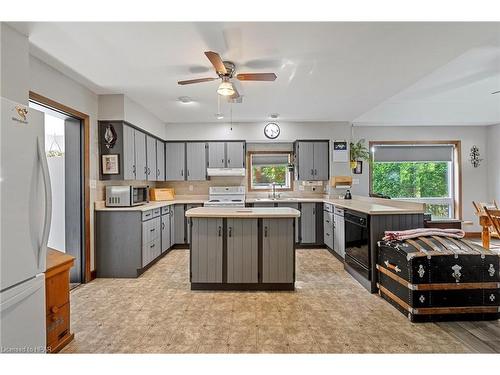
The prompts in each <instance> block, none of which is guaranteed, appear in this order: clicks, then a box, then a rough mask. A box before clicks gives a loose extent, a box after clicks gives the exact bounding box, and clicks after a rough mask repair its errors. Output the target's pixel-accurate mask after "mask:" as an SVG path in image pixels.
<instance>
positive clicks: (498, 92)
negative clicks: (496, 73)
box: [491, 90, 500, 94]
mask: <svg viewBox="0 0 500 375" xmlns="http://www.w3.org/2000/svg"><path fill="white" fill-rule="evenodd" d="M491 94H500V90H498V91H495V92H492V93H491Z"/></svg>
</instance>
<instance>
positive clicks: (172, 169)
mask: <svg viewBox="0 0 500 375" xmlns="http://www.w3.org/2000/svg"><path fill="white" fill-rule="evenodd" d="M185 165H186V143H184V142H166V143H165V181H184V180H185V172H184V169H185Z"/></svg>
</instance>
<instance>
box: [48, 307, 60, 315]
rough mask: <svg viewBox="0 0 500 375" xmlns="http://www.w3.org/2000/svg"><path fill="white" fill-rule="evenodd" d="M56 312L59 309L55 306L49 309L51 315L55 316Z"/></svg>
mask: <svg viewBox="0 0 500 375" xmlns="http://www.w3.org/2000/svg"><path fill="white" fill-rule="evenodd" d="M58 311H59V307H57V306H52V307H51V308H50V312H52V314H55V313H57V312H58Z"/></svg>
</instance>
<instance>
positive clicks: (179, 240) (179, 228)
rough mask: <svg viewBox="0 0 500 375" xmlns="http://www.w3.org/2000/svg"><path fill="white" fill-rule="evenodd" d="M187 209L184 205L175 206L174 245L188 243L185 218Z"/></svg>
mask: <svg viewBox="0 0 500 375" xmlns="http://www.w3.org/2000/svg"><path fill="white" fill-rule="evenodd" d="M184 211H185V207H184V205H183V204H176V205H174V214H173V218H174V222H175V226H174V232H173V236H174V244H184V243H186V235H185V233H186V232H185V216H184Z"/></svg>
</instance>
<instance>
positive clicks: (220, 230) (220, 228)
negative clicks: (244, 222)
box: [219, 225, 222, 237]
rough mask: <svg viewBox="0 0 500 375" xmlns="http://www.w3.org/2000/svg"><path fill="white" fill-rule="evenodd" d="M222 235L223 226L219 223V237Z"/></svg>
mask: <svg viewBox="0 0 500 375" xmlns="http://www.w3.org/2000/svg"><path fill="white" fill-rule="evenodd" d="M220 236H222V227H221V226H220V225H219V237H220Z"/></svg>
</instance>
